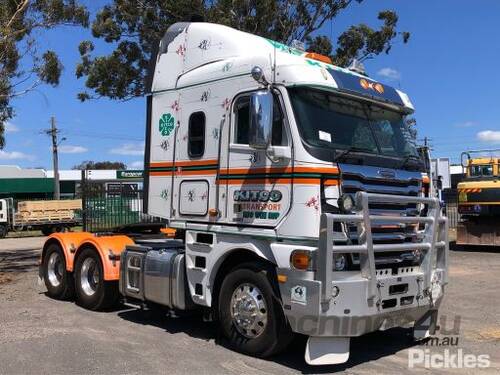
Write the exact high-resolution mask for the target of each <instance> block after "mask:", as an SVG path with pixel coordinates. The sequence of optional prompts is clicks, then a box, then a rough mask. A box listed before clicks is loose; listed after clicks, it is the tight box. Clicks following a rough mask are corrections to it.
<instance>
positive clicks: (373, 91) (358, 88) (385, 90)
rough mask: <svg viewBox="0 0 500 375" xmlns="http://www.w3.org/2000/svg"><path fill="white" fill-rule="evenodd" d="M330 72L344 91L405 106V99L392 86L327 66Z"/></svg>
mask: <svg viewBox="0 0 500 375" xmlns="http://www.w3.org/2000/svg"><path fill="white" fill-rule="evenodd" d="M327 71H328V73H330V75H331V76H332V78H333V79H334V80H335V82H336V83H337V86H338V88H339V89H340V90H342V91H350V92H354V93H357V94H361V95H363V96H369V97H371V98H373V99H379V100H380V99H382V100H385V101H389V102H391V103H395V104H398V105H401V106H404V103H403V100H402V99H401V97H400V96H399V94H398V92H397V91H396V90H395V89H394V88H393V87H391V86H387V85H384V84H382V83H380V82H376V81H373V80H371V79H369V78H366V77H359V76H357V75H354V74H350V73H345V72H342V71H340V70H334V69H330V68H327Z"/></svg>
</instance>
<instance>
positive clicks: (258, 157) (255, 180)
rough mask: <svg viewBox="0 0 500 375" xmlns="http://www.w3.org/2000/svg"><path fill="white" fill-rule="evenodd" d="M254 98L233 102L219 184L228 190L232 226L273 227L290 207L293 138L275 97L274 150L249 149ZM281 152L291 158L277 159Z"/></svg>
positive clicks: (242, 97)
mask: <svg viewBox="0 0 500 375" xmlns="http://www.w3.org/2000/svg"><path fill="white" fill-rule="evenodd" d="M251 94H252V93H251V92H250V93H243V94H240V95H238V96H237V97H236V98H235V99H234V101H233V106H232V113H231V127H230V129H231V132H230V135H229V138H230V139H229V151H228V158H227V164H226V165H225V166H224V167H222V166H221V170H220V176H219V183H220V184H224V183H225V184H226V186H227V210H226V211H227V218H228V221H229V222H232V223H240V224H246V225H259V226H269V227H274V226H276V225H277V224H278V223H279V222H280V221H281V219H282V218H283V217H284V215H285V214H286V213H287V211H288V209H289V207H290V203H291V192H292V174H291V172H292V160H293V158H292V157H291V155H292V147H291V144H292V142H291V136H290V133H289V129H288V126H287V123H286V116H285V112H284V109H283V108H284V106H283V105H282V100H281V98H280V96H279V95H278V94H275V96H274V107H273V119H274V121H273V129H272V142H271V146H270V148H269V149H268V150H267V151H260V150H259V151H258V150H254V149H252V148H250V146H249V144H248V141H249V134H248V130H249V110H250V96H251ZM278 148H280V149H281V151H285V152H284V153H285V154H288V156H290V157H281V158H275V157H274V156H273V154H274V151H275V150H277V149H278Z"/></svg>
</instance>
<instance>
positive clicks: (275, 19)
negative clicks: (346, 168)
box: [76, 0, 410, 101]
mask: <svg viewBox="0 0 500 375" xmlns="http://www.w3.org/2000/svg"><path fill="white" fill-rule="evenodd" d="M362 1H363V0H321V1H320V0H210V1H209V0H176V1H172V0H143V1H140V2H136V1H127V0H113V1H112V3H111V4H109V5H106V6H105V7H103V8H102V9H101V10H100V11H99V12H98V14H97V16H96V18H95V20H94V21H93V23H92V34H93V36H94V37H95V38H99V39H103V40H104V41H105V42H107V43H111V44H113V45H114V50H113V51H112V52H111V53H110V54H109V55H104V56H94V45H93V43H92V42H91V41H82V42H81V44H80V46H79V50H80V54H81V62H80V64H79V65H78V66H77V70H76V75H77V77H78V78H85V86H86V88H87V90H86V91H84V92H82V93H80V94H79V95H78V97H79V99H80V100H82V101H84V100H87V99H90V98H99V97H103V96H104V97H108V98H111V99H119V100H128V99H131V98H134V97H137V96H141V95H143V94H144V90H145V86H144V82H145V77H146V72H147V68H148V64H149V59H150V56H151V54H152V53H153V52H154V50H155V48H156V46H157V44H158V41H159V40H160V39H161V38H162V37H163V35H164V33H165V31H166V30H167V29H168V27H169V26H170V25H172V24H173V23H175V22H179V21H189V20H190V19H191V20H193V17H194V19H195V20H199V19H200V18H203V19H206V20H207V21H210V22H216V23H220V24H225V25H229V26H232V27H235V28H237V29H239V30H243V31H248V32H250V33H254V34H257V35H260V36H263V37H266V38H270V39H273V40H276V41H279V42H282V43H285V44H290V43H291V42H292V40H294V39H297V40H300V41H304V42H306V43H307V45H308V47H309V50H311V51H314V52H319V53H322V54H326V55H330V56H331V57H332V58H333V61H334V62H335V63H336V64H338V65H341V66H345V65H347V64H349V62H350V61H351V60H352V59H353V58H358V59H360V60H363V59H367V58H371V57H374V56H376V55H378V54H380V53H383V52H385V53H389V51H390V49H391V47H392V45H393V44H394V42H395V41H396V40H398V39H402V41H403V42H404V43H406V42H407V41H408V38H409V36H410V34H409V33H408V32H403V33H399V32H398V31H397V28H396V27H397V22H398V17H397V15H396V13H395V12H393V11H389V10H387V11H383V12H380V13H379V15H378V19H379V20H380V21H381V22H382V26H381V27H380V28H379V29H372V28H371V27H369V26H367V25H366V24H360V25H354V26H351V27H350V28H349V29H348V30H346V31H345V32H343V33H341V34H340V36H339V38H338V40H337V46H338V47H337V48H336V49H335V51H333V48H332V44H331V41H330V38H329V37H328V36H325V35H316V34H317V32H318V30H320V29H321V27H322V26H324V25H325V23H326V22H329V21H331V20H333V19H334V18H335V17H337V16H338V15H339V14H340V13H341V12H342V11H344V10H345V9H347V8H348V7H350V6H351V5H353V4H356V3H362ZM399 37H401V38H399Z"/></svg>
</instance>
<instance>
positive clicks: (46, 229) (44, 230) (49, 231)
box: [40, 227, 54, 236]
mask: <svg viewBox="0 0 500 375" xmlns="http://www.w3.org/2000/svg"><path fill="white" fill-rule="evenodd" d="M40 230H41V231H42V234H43V235H44V236H50V235H51V234H52V233H54V228H52V227H42V229H40Z"/></svg>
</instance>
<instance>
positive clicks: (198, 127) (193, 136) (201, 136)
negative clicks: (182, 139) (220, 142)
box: [188, 112, 205, 158]
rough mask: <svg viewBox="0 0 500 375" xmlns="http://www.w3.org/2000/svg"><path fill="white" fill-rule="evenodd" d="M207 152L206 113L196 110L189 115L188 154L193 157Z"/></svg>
mask: <svg viewBox="0 0 500 375" xmlns="http://www.w3.org/2000/svg"><path fill="white" fill-rule="evenodd" d="M204 153H205V114H204V113H203V112H194V113H192V114H191V116H189V127H188V155H189V157H191V158H199V157H202V156H203V154H204Z"/></svg>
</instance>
